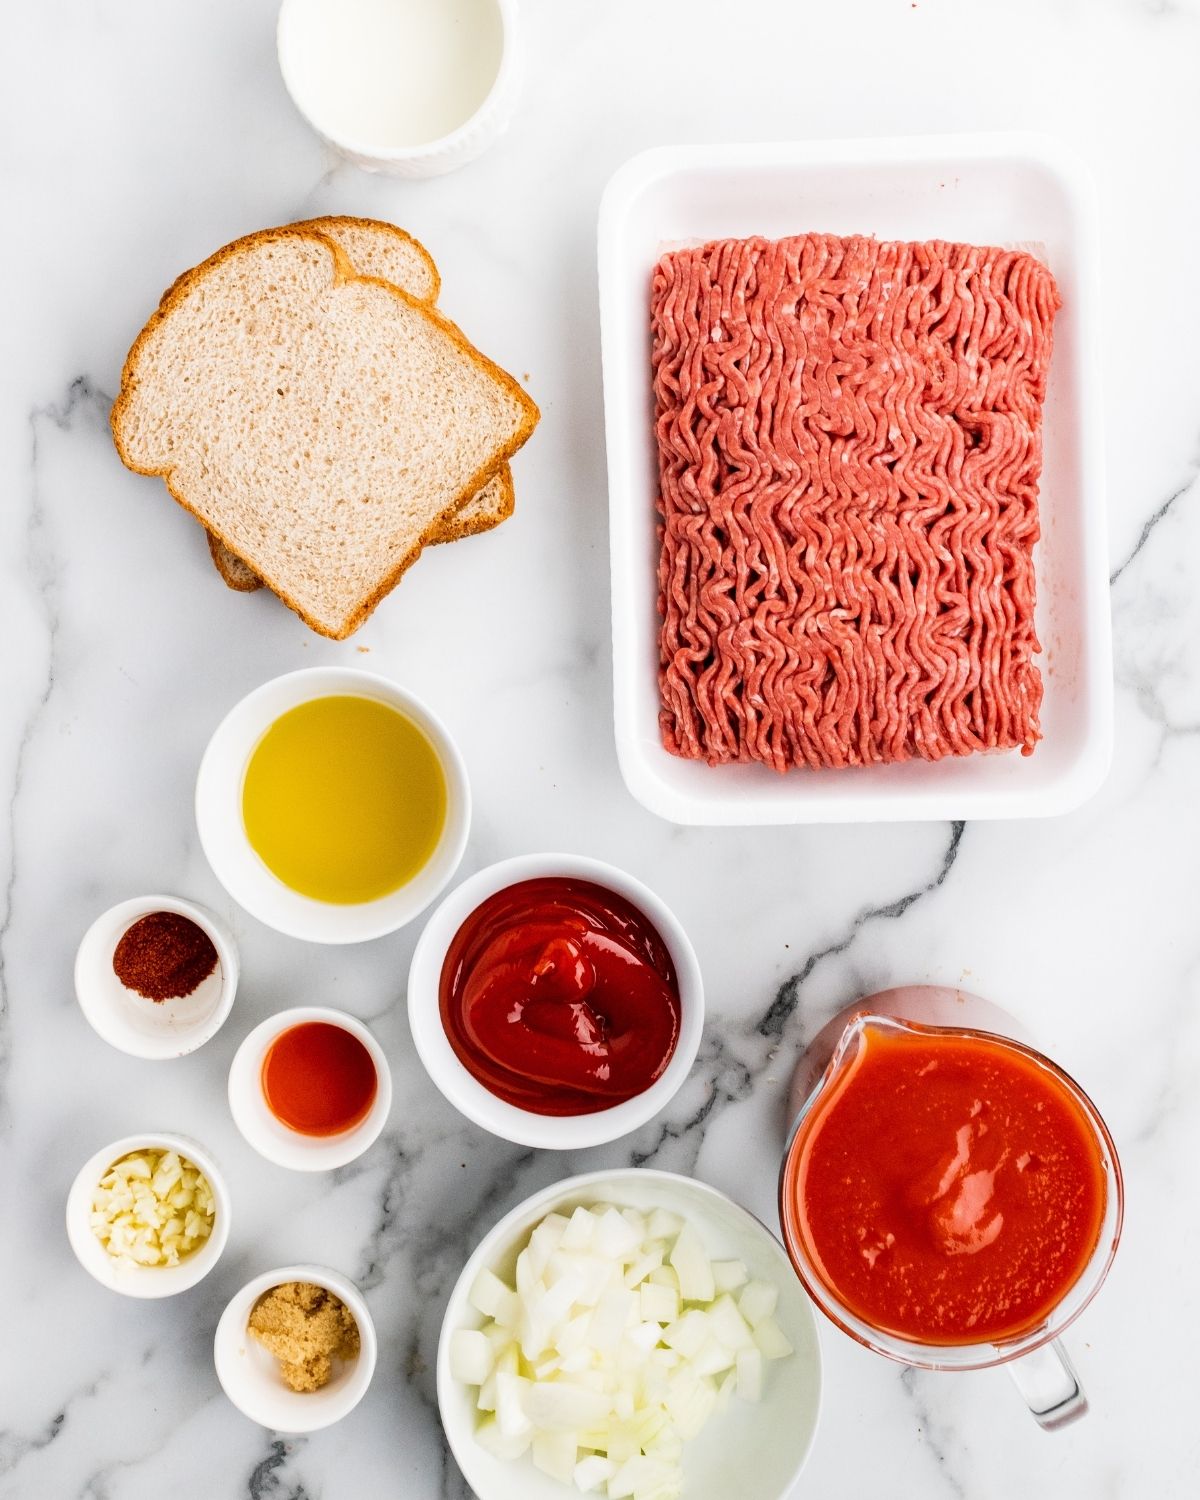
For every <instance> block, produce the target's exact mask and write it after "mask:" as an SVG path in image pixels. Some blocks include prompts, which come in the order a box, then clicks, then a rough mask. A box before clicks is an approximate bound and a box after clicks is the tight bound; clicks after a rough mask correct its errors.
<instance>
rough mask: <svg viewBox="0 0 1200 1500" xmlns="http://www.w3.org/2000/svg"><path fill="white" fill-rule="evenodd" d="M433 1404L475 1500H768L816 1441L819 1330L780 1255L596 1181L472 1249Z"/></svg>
mask: <svg viewBox="0 0 1200 1500" xmlns="http://www.w3.org/2000/svg"><path fill="white" fill-rule="evenodd" d="M437 1391H438V1405H439V1407H440V1410H441V1416H442V1424H443V1426H444V1428H445V1430H446V1436H447V1438H448V1440H449V1443H450V1447H451V1450H452V1451H453V1453H454V1457H455V1458H456V1459H457V1461H458V1465H459V1467H460V1468H461V1469H462V1471H463V1474H464V1475H465V1477H466V1479H467V1483H468V1484H469V1485H470V1487H471V1489H472V1490H473V1491H474V1493H475V1494H476V1495H477V1496H479V1500H566V1497H568V1496H570V1495H572V1494H576V1495H578V1494H580V1493H589V1494H594V1495H597V1496H601V1497H605V1500H618V1497H629V1500H676V1497H678V1496H680V1495H683V1496H684V1497H685V1500H730V1497H731V1496H735V1495H736V1496H737V1500H781V1497H783V1496H784V1495H786V1494H787V1493H788V1491H789V1490H790V1489H791V1487H792V1485H793V1484H794V1482H795V1480H796V1478H797V1476H798V1475H799V1473H800V1471H801V1469H802V1468H803V1466H804V1464H805V1461H806V1460H807V1458H808V1454H809V1450H810V1449H811V1447H812V1442H813V1438H814V1436H815V1433H816V1426H817V1418H818V1414H819V1408H820V1395H821V1356H820V1348H819V1345H818V1341H817V1330H816V1320H815V1318H814V1316H813V1312H812V1307H811V1305H810V1303H809V1301H808V1298H807V1296H806V1295H805V1293H804V1289H803V1287H802V1286H801V1285H800V1282H799V1281H798V1280H797V1278H796V1276H795V1274H794V1272H793V1271H792V1268H791V1266H790V1264H789V1262H788V1259H787V1256H786V1255H785V1253H784V1250H783V1247H782V1246H781V1245H780V1243H779V1241H778V1240H777V1239H776V1238H775V1236H774V1235H773V1234H771V1233H770V1231H769V1230H768V1229H766V1228H765V1226H764V1225H762V1224H761V1223H759V1221H758V1220H757V1219H755V1218H754V1217H753V1216H752V1215H751V1214H749V1213H747V1212H746V1210H745V1209H743V1208H741V1207H739V1206H738V1204H736V1203H734V1202H733V1201H732V1200H731V1199H730V1198H727V1197H726V1196H725V1194H723V1193H720V1192H718V1191H717V1190H716V1189H715V1188H711V1187H708V1186H707V1185H706V1184H705V1183H702V1182H695V1181H693V1180H692V1179H690V1178H686V1177H679V1176H676V1175H675V1174H674V1173H670V1172H655V1171H647V1170H644V1169H639V1168H624V1169H620V1170H616V1171H609V1172H593V1173H589V1174H587V1175H585V1176H582V1177H574V1178H571V1179H569V1180H568V1181H566V1182H561V1183H558V1184H557V1185H555V1186H554V1187H550V1188H547V1189H545V1190H544V1191H542V1192H540V1193H536V1194H534V1196H533V1197H532V1198H529V1199H528V1200H527V1201H526V1202H524V1203H522V1204H521V1205H520V1207H519V1208H516V1209H514V1210H513V1212H512V1213H510V1214H509V1215H507V1217H506V1218H504V1219H502V1220H501V1221H500V1223H499V1224H497V1225H496V1226H495V1228H494V1229H492V1230H491V1232H490V1233H489V1234H488V1235H487V1236H485V1238H484V1240H483V1242H482V1243H481V1244H480V1246H479V1248H478V1249H477V1250H476V1251H475V1253H474V1255H472V1257H471V1259H470V1260H469V1261H468V1262H467V1265H466V1267H465V1268H464V1270H463V1272H462V1275H461V1276H460V1277H459V1280H458V1283H457V1284H456V1286H455V1288H454V1291H453V1292H452V1293H451V1296H450V1302H449V1305H448V1307H447V1310H446V1316H445V1320H444V1322H443V1325H442V1335H441V1342H440V1344H439V1347H438V1363H437Z"/></svg>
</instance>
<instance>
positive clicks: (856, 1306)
mask: <svg viewBox="0 0 1200 1500" xmlns="http://www.w3.org/2000/svg"><path fill="white" fill-rule="evenodd" d="M1105 1204H1106V1183H1105V1175H1104V1158H1103V1155H1102V1149H1101V1145H1100V1142H1099V1139H1098V1137H1097V1134H1096V1130H1095V1128H1094V1126H1093V1125H1092V1122H1091V1120H1090V1119H1089V1117H1088V1115H1087V1114H1086V1113H1085V1110H1084V1108H1083V1106H1082V1104H1081V1103H1080V1102H1079V1100H1078V1099H1077V1098H1076V1097H1075V1096H1074V1095H1073V1094H1072V1093H1071V1092H1070V1091H1069V1090H1068V1088H1067V1086H1066V1085H1065V1083H1063V1082H1062V1081H1061V1080H1060V1079H1059V1077H1058V1076H1057V1075H1056V1074H1055V1073H1054V1072H1052V1071H1050V1070H1049V1069H1047V1068H1046V1067H1044V1066H1042V1065H1041V1064H1040V1063H1039V1062H1038V1061H1037V1060H1036V1059H1035V1058H1034V1057H1032V1056H1030V1055H1029V1054H1028V1053H1026V1052H1025V1051H1023V1050H1022V1049H1020V1048H1018V1047H1015V1046H1012V1045H1010V1044H1008V1043H1006V1042H1004V1041H1003V1040H1000V1039H991V1038H988V1037H984V1036H980V1035H963V1034H962V1033H959V1032H954V1031H938V1030H928V1031H926V1030H921V1031H908V1030H906V1029H905V1030H897V1029H892V1028H886V1029H885V1028H882V1027H873V1026H870V1025H868V1026H867V1027H865V1028H864V1030H863V1032H862V1039H861V1043H860V1047H859V1051H858V1053H857V1055H856V1056H855V1057H854V1058H853V1059H852V1060H851V1061H850V1062H849V1063H848V1064H847V1065H846V1069H845V1071H844V1072H843V1073H841V1074H840V1076H835V1078H834V1079H833V1081H832V1083H831V1084H830V1085H829V1086H828V1088H827V1092H826V1093H825V1094H824V1095H823V1096H822V1097H820V1098H818V1100H817V1102H816V1103H815V1104H814V1106H813V1109H812V1112H811V1113H810V1114H809V1116H808V1117H807V1119H806V1120H805V1121H804V1122H803V1124H802V1125H801V1127H800V1131H799V1133H798V1134H797V1137H796V1140H795V1141H794V1142H793V1145H792V1149H791V1151H790V1152H789V1156H788V1162H787V1166H786V1168H785V1174H784V1184H783V1213H784V1222H785V1229H786V1230H787V1232H788V1234H789V1237H794V1239H795V1240H797V1241H798V1242H799V1246H800V1247H801V1249H802V1250H803V1253H804V1258H805V1259H806V1260H807V1261H808V1263H809V1264H810V1266H811V1267H812V1268H813V1270H814V1272H815V1274H816V1275H817V1276H818V1278H819V1279H820V1280H821V1281H822V1282H823V1283H824V1284H825V1286H826V1288H827V1290H828V1291H829V1293H830V1294H831V1295H832V1296H833V1297H834V1298H835V1299H836V1301H838V1302H839V1303H840V1304H841V1305H842V1306H843V1307H845V1308H846V1309H848V1310H849V1311H850V1312H851V1313H852V1314H853V1315H854V1316H856V1317H857V1318H859V1319H861V1320H862V1321H863V1322H865V1323H867V1324H869V1325H870V1326H871V1327H873V1328H876V1329H879V1330H881V1331H882V1332H885V1333H890V1334H893V1335H895V1336H898V1337H900V1338H904V1339H908V1340H911V1341H912V1342H914V1343H921V1344H975V1343H994V1342H999V1341H1002V1340H1006V1339H1013V1338H1018V1337H1021V1336H1022V1335H1024V1334H1026V1333H1029V1332H1031V1331H1032V1330H1034V1329H1036V1328H1037V1327H1039V1326H1040V1325H1041V1324H1042V1323H1043V1322H1044V1321H1045V1319H1046V1317H1047V1316H1048V1314H1049V1313H1050V1312H1051V1311H1052V1310H1053V1309H1054V1307H1055V1306H1057V1304H1058V1303H1059V1302H1061V1300H1062V1299H1063V1297H1064V1296H1065V1295H1066V1294H1067V1292H1068V1291H1069V1290H1070V1289H1071V1287H1072V1286H1073V1285H1074V1283H1075V1282H1076V1281H1077V1280H1078V1279H1079V1277H1080V1275H1081V1274H1082V1272H1083V1270H1084V1268H1085V1266H1086V1265H1087V1263H1088V1261H1089V1260H1090V1259H1091V1256H1092V1253H1093V1251H1094V1250H1095V1248H1096V1245H1097V1243H1098V1240H1099V1236H1100V1227H1101V1224H1102V1222H1103V1218H1104V1212H1105Z"/></svg>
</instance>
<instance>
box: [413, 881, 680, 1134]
mask: <svg viewBox="0 0 1200 1500" xmlns="http://www.w3.org/2000/svg"><path fill="white" fill-rule="evenodd" d="M408 1016H409V1025H410V1027H411V1029H412V1034H413V1041H414V1043H415V1044H416V1048H417V1052H418V1054H419V1055H420V1058H421V1061H422V1062H423V1063H424V1065H425V1069H426V1071H427V1072H428V1073H429V1076H430V1077H431V1078H432V1079H433V1081H434V1083H435V1084H436V1085H437V1087H438V1088H439V1089H440V1090H441V1092H442V1093H443V1094H444V1095H445V1097H446V1098H447V1099H448V1100H449V1101H450V1103H451V1104H453V1105H454V1106H455V1108H457V1109H458V1110H459V1111H460V1112H461V1113H462V1114H464V1115H466V1116H467V1118H468V1119H470V1120H473V1121H474V1122H475V1123H476V1124H477V1125H481V1126H482V1127H483V1128H484V1129H485V1130H490V1131H491V1132H492V1133H493V1134H494V1135H499V1136H502V1137H503V1138H504V1139H506V1140H510V1141H515V1142H517V1143H518V1144H520V1145H526V1146H535V1147H540V1148H543V1149H548V1150H558V1151H570V1150H577V1149H580V1148H583V1147H587V1146H598V1145H601V1144H603V1143H604V1142H607V1141H612V1140H616V1139H617V1138H618V1137H620V1136H623V1135H627V1134H628V1133H629V1132H630V1131H632V1130H636V1129H637V1128H638V1127H639V1126H641V1125H644V1124H645V1123H646V1121H647V1120H649V1119H651V1118H653V1116H654V1115H656V1114H658V1112H659V1111H660V1110H662V1109H664V1108H665V1107H666V1106H667V1105H668V1104H669V1103H670V1101H671V1099H672V1098H673V1097H674V1095H675V1094H676V1092H677V1091H678V1090H679V1089H680V1087H681V1086H682V1084H683V1082H684V1080H685V1079H686V1078H687V1076H688V1074H689V1072H690V1071H691V1067H692V1064H693V1062H694V1061H695V1058H696V1052H697V1049H698V1048H699V1044H700V1036H701V1032H702V1030H703V1026H704V992H703V984H702V981H701V976H700V965H699V962H698V961H697V958H696V954H695V950H694V949H693V947H692V944H691V942H690V940H689V938H688V936H687V933H686V932H685V931H684V928H683V926H682V924H681V923H680V922H679V919H678V918H677V917H676V916H675V914H674V913H673V912H672V911H671V910H670V908H669V907H668V906H667V905H666V903H665V902H663V901H662V900H661V898H660V897H658V896H657V895H656V894H655V893H654V892H653V891H652V890H650V888H649V887H648V886H646V885H644V884H643V883H642V882H641V881H640V880H637V879H636V878H635V877H634V876H632V875H630V874H628V873H627V872H625V871H624V870H619V869H617V868H616V867H615V866H613V865H608V864H603V863H601V861H599V860H595V859H586V858H583V857H581V856H579V855H574V854H530V855H520V856H518V857H517V858H515V859H508V860H504V861H502V862H501V863H499V864H495V865H491V866H489V867H488V868H487V869H485V870H481V871H479V873H478V874H476V875H473V876H472V877H471V878H470V879H469V880H467V881H465V882H464V883H463V884H462V885H460V886H459V887H458V888H457V889H456V890H454V891H452V892H451V893H450V895H449V896H448V897H446V899H445V900H444V901H443V902H442V904H441V905H440V906H439V907H438V908H437V910H436V911H435V912H434V913H433V915H432V917H430V919H429V921H428V922H427V924H426V926H425V929H424V931H423V932H422V934H421V936H420V938H419V939H418V942H417V946H416V950H415V952H414V954H413V961H412V968H411V969H410V971H409V983H408Z"/></svg>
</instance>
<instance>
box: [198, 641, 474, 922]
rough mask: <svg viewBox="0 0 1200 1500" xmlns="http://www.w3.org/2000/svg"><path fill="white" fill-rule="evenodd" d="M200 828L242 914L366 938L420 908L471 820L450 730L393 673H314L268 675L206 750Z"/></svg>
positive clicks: (438, 886)
mask: <svg viewBox="0 0 1200 1500" xmlns="http://www.w3.org/2000/svg"><path fill="white" fill-rule="evenodd" d="M196 825H197V827H198V829H199V832H200V842H201V844H202V846H203V848H204V853H205V855H206V856H207V858H208V862H209V864H210V865H211V866H212V868H213V872H214V873H215V875H216V876H217V879H218V880H220V882H221V884H222V885H223V886H224V887H225V889H226V890H227V891H228V892H229V894H230V895H231V896H232V897H233V899H234V900H235V901H237V902H238V904H239V905H241V906H243V907H245V909H246V910H247V911H248V912H249V913H250V914H251V916H254V917H257V918H258V919H259V921H260V922H265V923H266V925H267V926H268V927H273V928H274V929H275V930H276V931H277V932H283V933H287V934H288V936H290V937H298V938H304V939H307V940H308V941H309V942H314V943H361V942H365V941H366V940H367V939H369V938H377V937H382V936H383V935H384V934H385V933H388V932H394V931H395V930H396V929H397V928H398V927H403V926H404V925H405V923H407V922H411V921H412V919H413V918H414V917H415V916H417V915H418V913H420V912H422V911H423V910H424V909H425V908H426V907H427V906H428V905H429V903H430V902H431V901H433V900H434V898H435V897H436V896H437V895H438V894H439V893H440V892H441V891H442V890H443V889H444V887H445V886H446V884H447V883H448V882H449V880H450V877H451V876H452V875H453V874H454V871H455V870H456V869H457V868H458V863H459V860H460V859H461V858H462V855H463V850H464V849H465V848H466V843H467V834H468V832H469V830H470V825H471V791H470V786H469V783H468V781H467V771H466V766H465V765H464V764H463V759H462V756H461V755H460V754H459V752H458V748H457V746H456V745H455V743H454V741H453V740H452V739H451V738H450V735H449V733H448V732H447V730H446V727H445V725H444V724H443V723H442V722H441V720H440V719H439V718H438V717H437V715H436V714H434V713H433V712H432V711H431V710H430V709H429V708H427V707H426V706H425V704H423V703H422V702H421V701H420V700H419V699H418V698H415V697H414V696H413V695H412V694H411V693H409V692H407V691H405V689H404V688H402V687H400V686H398V685H397V684H396V683H394V682H391V681H389V679H388V678H386V677H379V676H377V675H376V674H375V673H373V672H358V671H354V670H351V669H350V668H347V667H314V668H310V669H309V670H307V671H302V672H291V673H288V674H287V675H286V676H284V677H276V678H273V679H272V680H271V681H270V682H266V683H264V684H263V685H262V687H260V688H256V689H255V691H254V692H252V693H250V694H248V695H247V696H246V697H245V698H243V699H242V700H241V702H240V703H238V704H237V705H236V707H234V708H233V709H232V710H231V711H230V712H229V713H228V714H227V715H226V716H225V718H224V719H223V720H222V721H221V723H220V724H219V725H218V727H217V730H216V733H215V734H214V735H213V737H212V739H211V740H210V741H209V743H208V748H207V750H205V752H204V759H203V760H202V761H201V763H200V774H199V776H198V778H197V781H196Z"/></svg>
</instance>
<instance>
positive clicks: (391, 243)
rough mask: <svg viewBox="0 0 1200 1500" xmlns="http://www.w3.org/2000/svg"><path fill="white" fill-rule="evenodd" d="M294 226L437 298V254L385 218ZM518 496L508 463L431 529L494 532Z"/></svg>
mask: <svg viewBox="0 0 1200 1500" xmlns="http://www.w3.org/2000/svg"><path fill="white" fill-rule="evenodd" d="M283 227H285V228H289V229H313V230H316V231H317V232H318V233H319V234H326V235H328V236H329V237H330V239H332V240H336V242H337V243H338V244H339V245H340V246H341V248H342V249H343V250H344V251H345V252H346V254H347V255H348V256H349V257H350V261H351V263H352V265H353V266H354V269H355V271H356V272H357V273H358V274H359V275H360V276H374V277H377V278H378V279H379V280H380V281H390V282H391V283H392V284H393V285H394V286H398V287H399V288H400V289H401V291H405V292H408V293H409V295H410V296H412V297H415V298H416V299H417V301H418V302H425V303H430V304H432V303H434V302H436V301H437V296H438V292H439V291H440V289H441V277H440V276H439V274H438V269H437V266H436V265H435V264H434V261H433V257H432V256H431V255H430V253H429V252H428V250H426V248H425V246H424V245H422V244H421V242H420V241H419V240H415V239H414V238H413V237H412V235H411V234H408V233H406V232H405V231H404V230H403V229H400V228H398V227H397V226H396V225H395V224H387V223H385V222H384V221H383V220H381V219H358V218H352V217H350V216H349V215H346V214H330V215H327V216H326V217H324V218H321V219H305V220H303V221H302V222H300V223H298V224H290V225H285V226H283ZM514 503H515V495H514V491H513V483H512V471H511V470H510V469H509V467H508V465H507V464H505V465H504V467H503V468H502V469H501V470H500V472H499V473H498V474H497V475H496V477H495V478H494V479H491V480H489V481H488V483H487V484H485V485H484V487H483V489H481V490H480V491H479V493H478V494H477V495H474V496H472V497H471V499H470V500H468V501H467V502H466V504H465V505H464V506H463V507H462V509H461V510H460V511H459V512H458V514H457V515H456V516H454V517H453V518H452V519H450V520H449V521H445V522H439V523H437V525H436V526H435V528H434V530H433V531H432V532H431V533H430V536H429V541H430V542H457V541H459V540H461V539H462V538H463V537H466V536H473V535H474V534H475V533H476V532H480V531H490V530H491V529H492V528H493V527H494V526H499V524H500V522H501V521H505V520H507V519H508V517H509V516H511V515H512V513H513V508H514ZM207 535H208V550H209V554H210V556H211V557H212V560H213V566H214V567H215V568H216V570H217V572H218V573H219V574H220V575H221V577H222V578H223V579H224V580H225V583H226V584H227V585H228V586H229V588H231V589H235V590H236V591H237V592H238V593H240V594H252V593H253V592H254V591H255V589H260V588H262V579H261V578H259V576H258V574H257V573H255V571H254V569H253V568H251V567H250V566H249V565H248V564H247V563H245V562H243V560H242V559H241V558H240V557H238V555H237V553H235V552H231V551H230V549H229V548H228V547H227V546H226V545H225V544H224V542H221V541H219V540H218V539H217V538H216V537H215V536H213V534H212V532H211V531H210V532H208V533H207Z"/></svg>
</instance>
